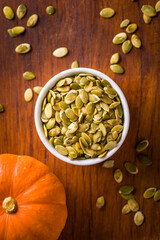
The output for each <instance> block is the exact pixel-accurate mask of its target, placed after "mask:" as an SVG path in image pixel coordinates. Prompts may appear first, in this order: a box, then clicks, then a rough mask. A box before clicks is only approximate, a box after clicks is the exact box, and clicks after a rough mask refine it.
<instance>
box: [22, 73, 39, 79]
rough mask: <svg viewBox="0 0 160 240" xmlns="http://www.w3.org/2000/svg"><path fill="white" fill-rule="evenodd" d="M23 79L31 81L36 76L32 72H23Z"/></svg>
mask: <svg viewBox="0 0 160 240" xmlns="http://www.w3.org/2000/svg"><path fill="white" fill-rule="evenodd" d="M23 78H24V79H25V80H33V79H35V78H36V75H35V74H34V73H32V72H24V73H23Z"/></svg>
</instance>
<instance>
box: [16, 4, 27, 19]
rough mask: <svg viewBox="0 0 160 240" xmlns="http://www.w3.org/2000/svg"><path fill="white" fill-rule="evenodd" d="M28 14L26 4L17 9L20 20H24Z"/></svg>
mask: <svg viewBox="0 0 160 240" xmlns="http://www.w3.org/2000/svg"><path fill="white" fill-rule="evenodd" d="M26 12H27V8H26V6H25V5H24V4H20V5H19V6H18V8H17V11H16V13H17V17H18V18H19V19H22V18H23V17H24V16H25V15H26Z"/></svg>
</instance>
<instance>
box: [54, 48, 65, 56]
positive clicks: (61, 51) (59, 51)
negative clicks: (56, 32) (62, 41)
mask: <svg viewBox="0 0 160 240" xmlns="http://www.w3.org/2000/svg"><path fill="white" fill-rule="evenodd" d="M67 54H68V49H67V48H66V47H60V48H57V49H56V50H54V52H53V55H54V56H55V57H57V58H62V57H64V56H66V55H67Z"/></svg>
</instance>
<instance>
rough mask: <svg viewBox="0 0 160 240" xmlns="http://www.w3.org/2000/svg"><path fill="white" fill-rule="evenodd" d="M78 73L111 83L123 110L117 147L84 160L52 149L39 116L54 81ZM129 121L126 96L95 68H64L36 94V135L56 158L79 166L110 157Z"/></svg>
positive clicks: (122, 140) (123, 135)
mask: <svg viewBox="0 0 160 240" xmlns="http://www.w3.org/2000/svg"><path fill="white" fill-rule="evenodd" d="M79 73H91V74H93V75H94V76H98V77H100V78H103V79H106V80H107V81H108V82H109V83H110V84H111V85H112V87H113V88H114V89H115V90H116V91H117V93H118V95H119V97H120V99H121V103H122V107H123V112H124V129H123V132H122V137H121V140H120V141H119V143H118V145H117V147H116V148H114V149H113V150H110V151H109V152H108V153H107V155H106V156H105V157H103V158H90V159H86V160H70V159H69V158H68V157H66V156H63V155H61V154H59V153H58V152H57V151H56V150H55V149H54V147H53V146H52V145H51V144H50V143H49V141H48V140H47V139H46V138H45V136H44V134H43V129H42V122H41V119H40V116H41V107H42V102H43V99H44V98H45V96H46V95H47V92H48V91H49V90H50V89H51V88H53V86H54V85H55V84H56V82H57V81H58V80H59V79H62V78H65V77H67V76H72V75H76V74H79ZM129 121H130V115H129V108H128V104H127V101H126V98H125V96H124V94H123V92H122V91H121V89H120V88H119V87H118V85H117V84H116V83H115V82H114V81H113V80H112V79H111V78H109V77H108V76H106V75H105V74H103V73H101V72H99V71H97V70H93V69H91V68H75V69H68V70H65V71H63V72H61V73H58V74H57V75H55V76H54V77H52V78H51V79H50V80H49V81H48V82H47V83H46V84H45V86H44V87H43V89H42V91H41V92H40V94H39V96H38V99H37V102H36V106H35V125H36V129H37V132H38V135H39V137H40V139H41V141H42V143H43V144H44V146H45V147H46V148H47V149H48V150H49V151H50V152H51V153H52V154H53V155H55V156H56V157H57V158H59V159H61V160H62V161H64V162H67V163H71V164H74V165H81V166H87V165H93V164H97V163H100V162H103V161H104V160H106V159H108V158H110V157H111V156H112V155H113V154H114V153H115V152H116V151H117V150H118V149H119V148H120V147H121V145H122V144H123V142H124V140H125V138H126V136H127V133H128V129H129Z"/></svg>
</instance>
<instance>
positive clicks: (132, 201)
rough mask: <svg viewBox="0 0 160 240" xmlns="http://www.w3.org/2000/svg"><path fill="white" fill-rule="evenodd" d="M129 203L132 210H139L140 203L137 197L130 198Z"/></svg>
mask: <svg viewBox="0 0 160 240" xmlns="http://www.w3.org/2000/svg"><path fill="white" fill-rule="evenodd" d="M127 203H128V205H129V208H130V209H131V211H132V212H137V211H138V210H139V204H138V202H137V201H136V200H135V199H129V200H128V202H127Z"/></svg>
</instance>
